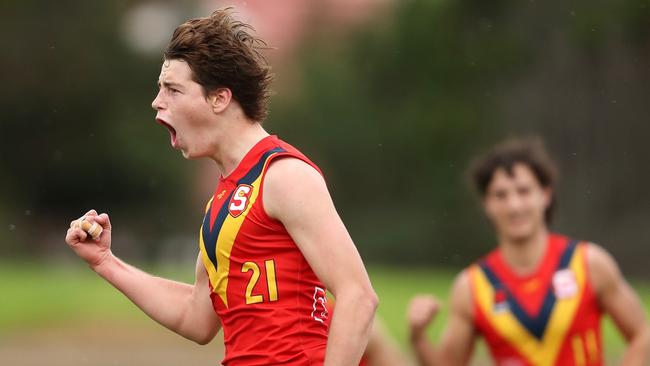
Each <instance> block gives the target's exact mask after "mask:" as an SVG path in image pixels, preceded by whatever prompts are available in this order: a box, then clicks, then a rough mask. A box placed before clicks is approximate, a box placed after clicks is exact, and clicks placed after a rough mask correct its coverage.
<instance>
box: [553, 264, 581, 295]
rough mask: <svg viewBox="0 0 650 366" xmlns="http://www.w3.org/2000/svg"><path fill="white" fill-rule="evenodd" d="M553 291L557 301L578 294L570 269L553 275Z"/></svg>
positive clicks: (573, 275) (576, 284)
mask: <svg viewBox="0 0 650 366" xmlns="http://www.w3.org/2000/svg"><path fill="white" fill-rule="evenodd" d="M553 291H555V297H557V298H558V299H568V298H570V297H573V296H575V295H576V294H577V293H578V283H577V281H576V276H575V274H574V273H573V272H572V271H571V270H570V269H568V268H567V269H561V270H559V271H557V272H555V274H554V275H553Z"/></svg>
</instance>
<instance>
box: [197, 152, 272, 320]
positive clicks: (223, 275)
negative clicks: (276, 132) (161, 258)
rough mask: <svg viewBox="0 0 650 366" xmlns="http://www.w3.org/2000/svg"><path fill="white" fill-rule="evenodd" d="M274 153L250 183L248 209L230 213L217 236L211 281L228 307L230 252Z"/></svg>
mask: <svg viewBox="0 0 650 366" xmlns="http://www.w3.org/2000/svg"><path fill="white" fill-rule="evenodd" d="M273 155H275V154H271V155H269V157H268V158H267V159H266V161H265V162H264V167H263V168H262V170H261V172H260V175H259V176H258V177H257V179H256V180H255V181H254V182H253V183H250V185H251V186H252V187H253V192H252V193H251V195H250V197H249V202H248V206H246V210H244V212H242V213H241V214H240V215H239V216H237V217H232V216H231V215H230V214H229V215H228V216H227V217H226V219H225V220H224V222H223V225H222V226H221V230H220V231H219V236H218V238H217V244H216V245H217V250H216V255H217V271H216V274H215V278H214V280H213V279H212V277H211V278H210V282H211V283H212V288H213V289H214V290H213V291H214V292H215V293H217V295H219V297H220V298H221V300H222V301H223V303H224V305H225V306H226V307H228V295H227V289H228V274H229V273H230V253H231V252H232V247H233V245H234V244H235V239H236V238H237V234H238V233H239V228H240V227H241V225H242V224H243V223H244V220H245V219H246V216H247V215H248V212H250V210H251V208H252V207H253V205H254V204H255V201H257V197H258V195H259V192H260V182H261V181H262V177H263V176H264V173H265V172H266V169H267V168H268V165H269V162H270V161H271V157H272V156H273ZM206 257H207V256H206Z"/></svg>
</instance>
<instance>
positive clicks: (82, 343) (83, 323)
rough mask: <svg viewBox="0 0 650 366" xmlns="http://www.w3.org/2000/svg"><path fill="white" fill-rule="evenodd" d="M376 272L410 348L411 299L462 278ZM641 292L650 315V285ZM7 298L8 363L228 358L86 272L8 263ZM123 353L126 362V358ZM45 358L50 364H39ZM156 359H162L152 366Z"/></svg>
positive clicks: (391, 316)
mask: <svg viewBox="0 0 650 366" xmlns="http://www.w3.org/2000/svg"><path fill="white" fill-rule="evenodd" d="M150 272H153V273H156V274H158V275H161V276H166V277H171V278H175V279H177V280H181V281H185V282H191V281H192V279H193V278H192V277H193V270H192V265H191V264H188V265H187V268H156V269H151V270H150ZM369 272H370V275H371V278H372V281H373V285H374V287H375V289H376V291H377V293H378V294H379V296H380V300H381V304H380V308H379V314H380V316H381V317H382V319H383V321H384V322H385V323H386V326H387V328H388V330H389V331H390V333H391V334H392V335H393V336H394V337H395V338H396V339H397V341H398V342H399V343H400V344H401V345H402V346H403V348H404V349H407V347H406V334H407V332H406V325H405V309H406V305H407V303H408V301H409V298H410V297H411V296H413V295H415V294H417V293H422V292H432V293H435V294H437V295H439V297H440V298H442V299H443V301H444V298H445V297H446V296H447V293H448V290H449V286H450V284H451V281H452V279H453V276H454V273H453V271H448V270H424V269H413V270H407V269H399V268H389V267H376V266H375V267H370V269H369ZM633 285H634V287H635V288H636V289H637V290H638V291H639V293H640V295H641V297H642V299H643V301H644V304H645V306H646V308H648V305H649V304H650V286H648V285H647V284H642V283H633ZM0 294H1V295H0V296H1V300H0V360H3V359H5V360H6V359H11V357H14V358H15V360H14V361H12V362H13V363H11V364H14V365H32V364H33V365H36V364H40V363H42V361H44V360H47V361H48V364H51V365H56V364H57V363H56V362H54V361H55V360H53V359H52V358H56V357H58V356H57V355H58V354H57V353H56V352H54V353H52V352H50V353H47V352H46V351H47V350H48V349H50V348H51V349H52V350H54V351H57V352H58V351H60V350H61V348H62V347H63V348H65V347H71V348H74V347H79V350H78V351H79V352H80V353H79V354H78V355H77V356H71V357H79V358H81V359H79V360H76V359H72V360H71V359H70V358H65V359H64V361H62V362H61V363H58V364H62V365H63V364H66V365H70V364H79V365H84V364H89V365H100V364H102V363H101V362H98V361H97V360H96V359H93V357H102V358H106V359H108V360H112V361H111V362H108V361H107V362H106V363H104V364H106V365H118V364H139V365H144V364H156V365H166V364H169V365H172V364H178V363H179V362H177V361H174V360H177V359H179V360H185V359H186V356H187V354H192V355H193V357H198V358H194V361H193V363H192V364H195V363H196V364H201V363H202V364H216V363H217V362H215V361H217V360H220V358H221V353H222V346H221V344H220V341H215V342H213V343H211V345H209V346H208V348H205V347H203V348H201V347H200V346H195V345H194V344H192V343H191V342H189V341H185V340H182V339H181V340H178V339H177V338H180V337H176V336H175V335H173V334H171V332H169V331H167V330H165V329H164V328H162V327H161V326H159V325H157V324H155V323H153V322H152V321H150V320H149V319H148V318H146V316H145V315H143V314H142V313H141V312H140V311H139V310H138V309H137V308H136V307H135V306H134V305H132V304H131V303H130V302H129V301H128V300H126V299H125V298H124V297H123V296H122V295H121V294H119V293H118V292H117V291H116V290H115V289H113V288H112V287H111V286H110V285H108V284H106V283H105V282H103V280H101V279H100V278H99V277H98V276H96V275H95V274H94V273H92V271H90V270H89V269H87V268H86V267H84V266H79V265H77V264H75V265H51V264H48V265H39V264H37V263H31V264H25V263H23V264H16V263H12V262H4V263H0ZM445 316H446V311H445V309H443V312H442V313H441V314H440V317H439V319H437V321H436V324H435V327H434V329H433V330H432V332H431V336H432V338H434V339H435V338H436V337H437V335H438V333H439V331H440V328H441V327H442V326H443V325H444V319H445ZM604 334H605V350H606V354H607V355H608V358H610V359H616V357H617V355H618V354H620V352H621V350H622V348H623V342H622V340H621V338H620V337H619V336H618V334H617V333H616V331H615V329H614V328H613V327H612V325H611V323H610V322H609V320H607V321H606V322H605V327H604ZM93 347H94V348H93ZM147 347H149V348H150V352H149V353H146V352H145V353H144V356H141V357H144V360H140V361H137V362H136V361H135V359H133V357H135V356H134V352H136V351H135V350H137V352H140V353H142V349H143V348H144V349H147ZM52 350H51V351H52ZM89 350H90V351H89ZM93 350H94V351H93ZM30 352H31V353H34V352H36V353H37V354H35V355H31V356H33V357H32V358H33V361H30V360H32V359H28V358H25V356H21V355H24V354H26V353H30ZM84 352H85V353H84ZM479 352H480V351H479ZM31 353H30V354H31ZM103 353H106V356H104V355H103ZM120 354H123V356H124V357H126V358H121V359H119V358H118V356H119V355H120ZM39 355H42V357H47V358H46V359H39V357H41V356H39ZM147 355H149V356H147ZM61 357H64V356H62V355H61ZM147 357H149V358H147ZM151 357H157V360H156V361H155V362H153V361H152V363H147V360H150V359H151ZM84 359H85V360H86V361H84ZM124 359H128V360H131V361H132V363H131V362H127V361H123V360H124ZM165 362H167V363H165ZM0 363H2V364H5V363H4V362H0Z"/></svg>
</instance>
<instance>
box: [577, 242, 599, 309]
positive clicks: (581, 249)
mask: <svg viewBox="0 0 650 366" xmlns="http://www.w3.org/2000/svg"><path fill="white" fill-rule="evenodd" d="M591 245H592V244H591V243H589V242H580V243H578V248H577V249H578V254H579V255H581V256H582V258H581V259H582V265H583V267H584V271H585V291H587V292H589V296H590V297H591V298H593V299H594V301H596V303H597V304H599V301H598V294H596V289H594V285H593V284H594V283H593V281H592V280H591V267H590V266H589V250H590V249H591ZM598 306H600V304H599V305H598Z"/></svg>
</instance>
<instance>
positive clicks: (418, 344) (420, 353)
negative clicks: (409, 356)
mask: <svg viewBox="0 0 650 366" xmlns="http://www.w3.org/2000/svg"><path fill="white" fill-rule="evenodd" d="M410 341H411V347H412V348H413V351H414V352H415V356H416V359H417V362H418V365H420V366H435V365H438V364H439V363H438V362H437V360H436V352H435V349H434V347H433V344H432V343H431V341H429V339H428V338H427V335H426V332H425V331H424V330H423V331H421V332H412V333H411V339H410Z"/></svg>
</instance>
